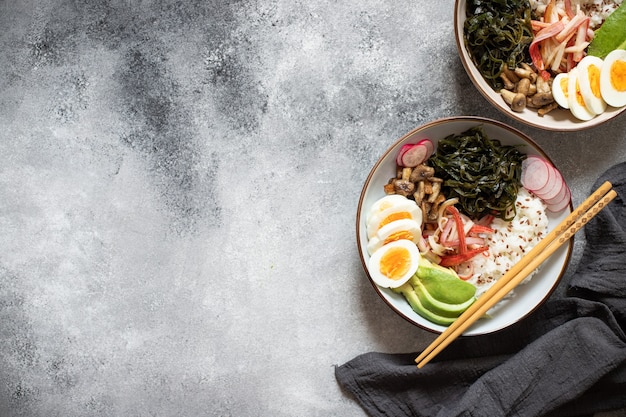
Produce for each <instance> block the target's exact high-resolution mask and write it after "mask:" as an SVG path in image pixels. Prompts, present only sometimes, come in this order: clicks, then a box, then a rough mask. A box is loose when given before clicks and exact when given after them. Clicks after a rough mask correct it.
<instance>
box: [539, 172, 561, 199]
mask: <svg viewBox="0 0 626 417" xmlns="http://www.w3.org/2000/svg"><path fill="white" fill-rule="evenodd" d="M550 169H551V170H552V177H551V183H550V187H548V186H546V187H545V188H544V189H542V190H537V191H536V192H535V194H536V195H537V197H539V198H541V199H542V200H543V201H546V200H550V199H551V198H554V197H555V196H557V195H558V194H559V192H560V191H561V189H562V188H563V187H564V186H565V181H563V177H562V176H561V173H560V172H559V171H558V170H557V169H556V168H554V167H553V166H550Z"/></svg>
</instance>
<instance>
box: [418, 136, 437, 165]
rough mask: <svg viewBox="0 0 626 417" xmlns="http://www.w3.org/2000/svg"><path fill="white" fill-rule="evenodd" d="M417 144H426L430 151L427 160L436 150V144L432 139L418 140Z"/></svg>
mask: <svg viewBox="0 0 626 417" xmlns="http://www.w3.org/2000/svg"><path fill="white" fill-rule="evenodd" d="M417 144H418V145H424V146H426V149H428V153H427V154H426V158H425V160H426V159H428V158H430V157H431V156H432V154H433V153H434V152H435V144H434V143H433V142H432V141H431V140H430V139H422V140H420V141H419V142H417Z"/></svg>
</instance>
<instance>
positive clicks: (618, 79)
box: [600, 49, 626, 107]
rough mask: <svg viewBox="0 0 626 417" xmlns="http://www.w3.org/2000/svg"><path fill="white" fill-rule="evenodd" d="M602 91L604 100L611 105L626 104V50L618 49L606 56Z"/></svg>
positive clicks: (601, 84)
mask: <svg viewBox="0 0 626 417" xmlns="http://www.w3.org/2000/svg"><path fill="white" fill-rule="evenodd" d="M600 91H601V92H602V97H603V98H604V101H606V102H607V103H608V104H610V105H611V106H614V107H622V106H625V105H626V50H624V49H616V50H614V51H611V52H610V53H609V54H608V55H607V56H606V58H604V65H603V66H602V71H601V73H600Z"/></svg>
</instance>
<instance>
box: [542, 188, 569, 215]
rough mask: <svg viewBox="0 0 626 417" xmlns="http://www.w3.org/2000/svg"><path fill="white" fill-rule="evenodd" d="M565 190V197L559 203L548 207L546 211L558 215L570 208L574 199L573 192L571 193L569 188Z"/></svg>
mask: <svg viewBox="0 0 626 417" xmlns="http://www.w3.org/2000/svg"><path fill="white" fill-rule="evenodd" d="M564 188H565V190H566V191H567V192H566V194H565V197H564V198H563V199H562V200H561V201H560V202H558V203H555V204H550V205H546V209H547V210H548V211H550V212H552V213H558V212H559V211H562V210H563V209H565V207H567V206H569V204H570V201H571V199H572V192H571V191H570V189H569V187H567V186H566V187H564Z"/></svg>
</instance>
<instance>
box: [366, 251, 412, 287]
mask: <svg viewBox="0 0 626 417" xmlns="http://www.w3.org/2000/svg"><path fill="white" fill-rule="evenodd" d="M419 260H420V253H419V250H417V246H415V243H413V242H411V241H410V240H406V239H402V240H396V241H395V242H391V243H387V244H386V245H383V246H381V247H380V248H379V249H378V250H376V251H375V252H374V253H373V254H372V257H371V258H370V260H369V262H368V265H367V269H368V271H369V273H370V276H371V277H372V280H374V282H375V283H376V284H377V285H379V286H381V287H383V288H397V287H399V286H401V285H402V284H404V283H406V282H407V281H408V280H409V279H410V278H411V277H412V276H413V274H415V272H416V271H417V267H418V265H419Z"/></svg>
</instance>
